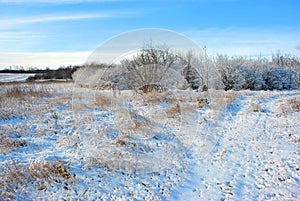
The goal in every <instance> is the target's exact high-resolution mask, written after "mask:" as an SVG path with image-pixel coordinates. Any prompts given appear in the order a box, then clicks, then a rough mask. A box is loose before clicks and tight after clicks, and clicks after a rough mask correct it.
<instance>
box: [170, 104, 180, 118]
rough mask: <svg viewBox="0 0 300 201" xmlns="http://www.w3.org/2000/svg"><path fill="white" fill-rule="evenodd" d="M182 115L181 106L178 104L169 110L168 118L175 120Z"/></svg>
mask: <svg viewBox="0 0 300 201" xmlns="http://www.w3.org/2000/svg"><path fill="white" fill-rule="evenodd" d="M180 113H181V110H180V106H179V104H178V103H177V104H175V105H172V106H170V107H168V108H167V117H168V118H175V117H176V116H179V115H180Z"/></svg>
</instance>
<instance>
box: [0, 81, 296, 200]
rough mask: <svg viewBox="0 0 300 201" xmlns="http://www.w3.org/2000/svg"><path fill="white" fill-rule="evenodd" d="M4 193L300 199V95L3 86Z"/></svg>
mask: <svg viewBox="0 0 300 201" xmlns="http://www.w3.org/2000/svg"><path fill="white" fill-rule="evenodd" d="M0 93H1V95H0V97H1V102H0V104H1V110H0V133H1V135H0V138H1V144H0V164H1V165H0V179H1V182H0V199H1V200H227V199H228V200H241V199H243V200H298V199H299V198H300V194H299V187H300V182H299V181H300V170H299V168H300V166H299V140H300V132H299V131H300V124H299V118H300V93H299V91H298V90H290V91H249V90H243V91H223V90H213V89H209V90H208V91H204V92H194V91H192V90H166V91H161V92H160V91H154V92H151V93H147V94H143V93H137V92H136V91H134V90H120V91H119V90H98V89H93V88H84V87H79V86H77V85H74V83H55V82H45V83H38V84H31V83H17V84H16V83H14V84H1V91H0Z"/></svg>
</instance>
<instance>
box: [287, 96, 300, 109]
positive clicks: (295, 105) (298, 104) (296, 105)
mask: <svg viewBox="0 0 300 201" xmlns="http://www.w3.org/2000/svg"><path fill="white" fill-rule="evenodd" d="M288 104H289V105H290V107H291V109H292V110H293V111H297V112H299V111H300V99H296V98H294V99H291V100H288Z"/></svg>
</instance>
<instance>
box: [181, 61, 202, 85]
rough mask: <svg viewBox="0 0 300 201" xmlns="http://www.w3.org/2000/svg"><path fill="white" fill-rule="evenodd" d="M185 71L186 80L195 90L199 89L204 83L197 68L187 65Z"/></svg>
mask: <svg viewBox="0 0 300 201" xmlns="http://www.w3.org/2000/svg"><path fill="white" fill-rule="evenodd" d="M183 72H184V75H185V79H186V81H187V82H188V83H189V85H190V87H191V88H192V89H193V90H195V89H198V88H199V87H200V86H201V85H202V78H201V76H200V73H199V72H198V71H197V69H196V68H194V67H190V66H187V67H186V68H185V69H184V70H183Z"/></svg>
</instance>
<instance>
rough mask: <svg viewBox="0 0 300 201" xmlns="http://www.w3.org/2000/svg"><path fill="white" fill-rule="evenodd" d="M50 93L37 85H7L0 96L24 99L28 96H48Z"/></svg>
mask: <svg viewBox="0 0 300 201" xmlns="http://www.w3.org/2000/svg"><path fill="white" fill-rule="evenodd" d="M50 94H51V93H50V91H49V90H48V89H46V88H44V87H37V86H33V85H30V86H29V85H27V86H21V85H14V86H12V87H7V88H5V89H4V93H3V97H2V98H17V99H25V98H28V97H42V96H49V95H50Z"/></svg>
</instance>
